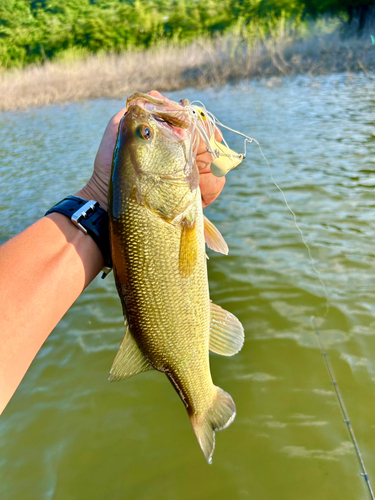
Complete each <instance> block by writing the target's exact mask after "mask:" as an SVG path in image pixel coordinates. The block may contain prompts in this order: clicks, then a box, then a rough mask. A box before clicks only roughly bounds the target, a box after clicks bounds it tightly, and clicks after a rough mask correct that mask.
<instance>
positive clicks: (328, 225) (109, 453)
mask: <svg viewBox="0 0 375 500" xmlns="http://www.w3.org/2000/svg"><path fill="white" fill-rule="evenodd" d="M171 95H172V97H174V98H177V97H178V98H182V97H187V98H190V99H193V98H196V99H200V100H202V101H203V102H204V103H205V104H206V106H207V107H208V108H209V109H210V110H211V111H212V112H213V113H215V114H216V115H217V116H218V117H219V118H220V119H222V120H223V121H224V122H225V123H226V124H228V125H229V126H232V127H235V128H237V129H239V130H242V131H244V132H246V133H247V134H249V135H251V136H253V137H255V138H256V139H258V140H259V141H260V143H261V145H262V147H263V151H264V153H265V155H266V156H267V158H268V159H269V161H270V163H271V166H272V172H273V175H274V177H275V179H276V180H277V182H278V183H279V184H280V186H281V187H282V188H283V190H284V192H285V194H286V196H287V198H288V201H289V203H290V205H291V206H292V208H293V209H294V211H295V212H296V215H297V219H298V221H299V224H300V227H301V229H302V230H303V232H304V234H305V237H306V241H307V242H308V244H309V245H310V248H311V253H312V256H313V258H314V260H315V265H316V268H317V269H318V270H319V272H320V273H321V276H322V279H323V280H324V283H325V286H326V290H327V294H328V297H329V310H328V313H327V315H326V316H325V317H324V314H325V312H326V299H325V295H324V290H323V289H322V286H321V284H320V283H319V280H318V278H317V275H316V273H315V272H314V270H313V269H312V266H311V263H310V261H309V258H308V254H307V250H306V248H305V247H304V246H303V244H302V242H301V238H300V235H299V233H298V231H297V229H296V228H295V226H294V222H293V217H292V216H291V214H290V213H289V212H288V210H287V209H286V207H285V204H284V202H283V200H282V197H281V195H280V192H279V191H278V190H277V189H276V188H275V187H274V185H273V184H272V182H271V180H270V177H269V173H268V167H267V164H266V163H265V161H264V160H263V159H262V157H261V155H260V152H259V149H258V147H257V146H256V145H255V144H253V145H251V146H250V147H249V148H248V158H247V159H246V160H245V161H244V162H243V164H242V165H241V166H240V167H238V168H237V169H236V170H235V171H233V172H231V173H230V174H229V175H228V178H227V185H226V187H225V191H224V192H223V193H222V195H221V197H220V198H219V200H218V201H216V202H215V203H214V204H213V205H212V206H210V207H209V208H208V209H206V211H205V212H206V215H207V216H208V217H209V218H210V219H211V220H212V221H213V222H214V223H215V224H216V225H217V227H218V228H219V229H220V231H221V232H222V234H223V235H224V237H225V238H226V240H227V242H228V245H229V248H230V255H229V256H228V257H224V256H220V255H217V254H214V253H213V252H210V253H209V255H210V260H209V261H208V272H209V281H210V290H211V297H212V299H213V301H214V302H216V303H218V304H220V305H221V306H222V307H224V308H226V309H228V310H230V311H231V312H233V313H234V314H236V315H237V316H238V318H239V319H240V320H241V321H242V323H243V325H244V328H245V332H246V342H245V345H244V348H243V350H242V351H241V352H240V353H239V354H238V355H236V356H234V357H233V358H221V357H219V356H212V358H211V370H212V375H213V379H214V381H215V383H216V384H217V385H219V386H220V387H222V388H223V389H225V390H226V391H228V392H229V393H230V394H231V395H232V396H233V399H234V400H235V402H236V404H237V417H236V419H235V421H234V423H233V424H232V425H231V426H230V427H229V428H228V429H226V430H225V431H223V432H220V433H217V439H216V451H215V454H214V461H213V465H212V466H209V465H207V464H206V462H205V460H204V458H203V455H202V453H201V451H200V449H199V446H198V444H197V442H196V439H195V436H194V434H193V431H192V429H191V427H190V423H189V420H188V417H187V415H186V412H185V409H184V406H183V404H182V403H181V401H180V400H179V398H178V396H177V394H176V393H175V392H174V391H173V389H172V387H171V385H170V383H169V382H168V380H167V379H166V377H165V376H164V375H162V374H161V373H157V372H149V373H145V374H142V375H139V376H137V377H134V378H132V379H130V380H128V381H124V382H120V383H114V384H109V383H108V382H107V376H108V371H109V368H110V366H111V363H112V361H113V358H114V356H115V353H116V349H117V347H118V344H119V342H120V340H121V338H122V336H123V333H124V332H123V319H122V315H121V307H120V302H119V299H118V297H117V294H116V290H115V286H114V282H113V276H110V277H109V278H108V279H107V280H104V281H103V280H101V279H96V280H95V281H94V282H93V283H92V284H91V285H90V286H89V288H88V289H87V290H86V291H85V292H84V293H83V294H82V295H81V297H80V298H79V299H78V300H77V302H76V303H75V304H74V305H73V307H72V308H71V309H70V310H69V311H68V313H67V314H66V315H65V317H64V318H63V319H62V320H61V322H60V323H59V325H58V326H57V327H56V329H55V330H54V331H53V333H52V334H51V336H50V337H49V339H48V340H47V342H46V343H45V345H44V346H43V348H42V349H41V351H40V353H39V355H38V356H37V358H36V359H35V361H34V363H33V364H32V366H31V368H30V370H29V372H28V373H27V375H26V377H25V379H24V380H23V382H22V384H21V386H20V387H19V389H18V391H17V393H16V394H15V396H14V397H13V399H12V401H11V402H10V404H9V406H8V407H7V409H6V410H5V412H4V413H3V415H2V416H1V418H0V498H1V499H4V500H5V499H6V500H8V499H12V500H13V499H15V500H29V499H43V500H44V499H46V500H49V499H54V500H55V499H56V500H70V499H71V500H76V499H77V500H78V499H79V500H81V499H82V500H83V499H90V500H91V499H93V500H96V499H111V500H117V499H119V500H122V499H126V500H128V499H129V500H133V499H136V500H141V499H147V500H148V499H151V498H153V499H157V500H158V499H161V500H164V499H168V500H169V499H171V500H172V499H178V500H185V499H186V500H206V499H219V500H221V499H228V498H230V499H256V500H260V499H262V500H276V499H278V500H297V499H298V500H316V499H319V500H336V499H337V500H353V499H355V500H366V499H368V498H370V497H369V494H368V490H367V489H366V484H365V481H364V479H363V478H362V477H361V476H360V472H361V470H360V467H359V463H358V460H357V457H356V455H355V453H354V449H353V446H352V444H351V441H350V437H349V434H348V431H347V428H346V425H345V423H344V422H343V418H342V415H341V413H340V408H339V406H338V404H337V400H336V397H335V394H334V392H333V387H332V384H331V382H330V379H329V376H328V372H327V370H326V368H325V365H324V360H323V358H322V355H321V353H320V351H319V349H318V346H317V339H316V337H315V334H314V332H313V330H312V327H311V322H310V317H311V316H312V315H314V316H316V317H317V323H318V325H319V328H320V330H321V332H322V338H323V340H324V342H325V345H326V347H327V350H328V353H329V356H330V359H331V362H332V365H333V367H334V370H335V373H336V377H337V380H338V383H339V386H340V389H341V392H342V395H343V398H344V401H345V404H346V407H347V410H348V413H349V415H350V418H351V422H352V425H353V428H354V431H355V434H356V436H357V439H358V442H359V446H360V449H361V452H362V455H363V459H364V462H365V465H366V467H367V470H368V473H369V477H370V480H372V482H373V483H374V485H375V460H374V458H375V411H374V410H375V300H374V299H375V294H374V290H375V284H374V277H375V276H374V274H375V264H374V256H375V249H374V248H375V213H374V207H375V196H374V188H375V127H374V126H375V120H374V104H375V89H374V77H373V76H371V77H370V78H366V77H364V76H363V77H362V76H355V77H348V76H347V75H331V76H329V77H325V78H321V79H318V80H317V81H314V82H313V81H311V80H310V79H304V78H298V79H294V80H285V81H284V82H283V83H282V85H281V86H278V87H274V88H270V87H269V86H267V85H266V84H261V83H258V84H254V85H247V84H246V85H245V84H244V85H241V86H238V87H235V88H227V89H224V90H222V91H220V92H218V93H216V92H214V91H211V90H208V91H203V92H202V91H194V90H191V89H189V90H187V91H184V92H179V93H175V94H171ZM122 105H123V102H120V101H114V100H111V101H108V100H97V101H93V102H87V103H83V104H70V105H67V106H65V107H57V106H52V107H49V108H43V109H38V110H31V111H28V112H19V113H4V114H1V115H0V194H1V197H0V215H1V217H0V241H1V242H3V241H6V240H7V239H8V238H9V237H11V236H12V235H14V234H15V233H17V232H18V231H20V230H22V229H23V228H24V227H26V226H27V225H28V224H30V223H31V222H32V221H34V220H36V219H37V218H38V217H40V216H41V215H42V214H43V213H44V212H45V211H46V210H47V209H48V208H49V207H50V206H51V205H52V204H54V203H55V202H57V201H59V200H60V199H61V198H62V197H64V196H66V195H68V194H71V193H74V192H75V191H76V190H77V189H79V188H80V187H81V185H82V183H83V182H84V181H85V180H87V178H88V176H89V173H90V169H91V165H92V163H93V159H94V155H95V152H96V148H97V145H98V143H99V140H100V137H101V134H102V131H103V129H104V126H105V124H106V122H107V120H108V119H109V117H110V116H111V115H112V114H113V113H114V112H115V111H117V110H118V109H120V107H122ZM227 139H228V140H229V141H230V144H231V145H232V147H234V148H237V149H241V147H242V142H241V140H240V139H239V138H238V137H231V136H230V135H228V136H227ZM67 272H68V270H67ZM23 293H27V290H22V291H21V292H20V300H22V294H23ZM41 313H42V311H41ZM0 348H1V347H0Z"/></svg>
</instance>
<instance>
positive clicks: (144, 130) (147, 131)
mask: <svg viewBox="0 0 375 500" xmlns="http://www.w3.org/2000/svg"><path fill="white" fill-rule="evenodd" d="M136 134H137V136H138V137H140V138H141V139H144V140H145V141H149V140H150V139H152V129H151V128H150V127H148V126H147V125H140V126H139V127H138V128H137V131H136Z"/></svg>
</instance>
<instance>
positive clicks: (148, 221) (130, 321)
mask: <svg viewBox="0 0 375 500" xmlns="http://www.w3.org/2000/svg"><path fill="white" fill-rule="evenodd" d="M138 99H139V94H138ZM153 114H155V111H154V112H153ZM153 114H151V113H149V112H146V111H145V110H144V109H142V107H141V106H140V105H139V104H138V103H134V104H132V105H130V106H129V109H128V111H127V112H126V113H125V115H124V117H123V119H122V121H121V123H120V128H119V133H118V139H117V144H116V148H115V154H114V158H113V165H112V173H111V180H110V195H109V214H110V229H111V231H110V234H111V247H112V258H113V269H114V274H115V280H116V286H117V290H118V293H119V296H120V298H121V302H122V306H123V311H124V316H125V319H126V323H127V329H126V333H125V336H124V340H123V341H122V343H121V345H120V349H119V351H118V353H117V355H116V358H115V360H114V363H113V365H112V368H111V371H110V380H113V381H115V380H116V381H117V380H122V379H124V378H128V377H130V376H133V375H136V374H137V373H141V372H143V371H147V370H150V369H156V370H158V371H160V372H163V373H165V374H166V375H167V377H168V378H169V380H170V381H171V383H172V385H173V386H174V388H175V389H176V391H177V393H178V394H179V395H180V397H181V399H182V401H183V402H184V404H185V406H186V408H187V411H188V415H189V417H190V421H191V423H192V426H193V429H194V432H195V434H196V436H197V439H198V442H199V444H200V446H201V448H202V451H203V453H204V455H205V457H206V459H207V461H208V462H209V463H211V460H212V454H213V451H214V445H215V439H214V436H215V430H220V429H222V428H225V427H226V426H227V425H229V424H230V423H231V421H232V420H233V418H234V416H235V405H234V403H233V400H232V398H231V397H230V396H229V394H227V393H226V392H224V391H223V390H222V389H220V388H218V387H216V386H215V385H214V384H213V381H212V377H211V372H210V364H209V349H211V350H213V351H214V352H219V353H220V354H224V355H232V354H234V353H235V352H237V351H238V350H239V349H240V348H241V347H242V343H243V328H242V325H241V324H240V323H239V321H238V320H237V318H235V317H234V316H233V315H230V313H227V312H226V311H224V310H222V309H221V308H220V307H218V306H215V305H213V304H212V303H211V302H210V298H209V289H208V277H207V263H206V250H205V229H206V230H207V231H208V232H209V233H210V242H211V243H212V245H213V246H215V245H217V247H218V248H219V247H220V248H221V249H222V248H227V247H226V244H225V242H223V240H222V236H221V235H220V233H219V232H218V231H217V230H216V228H215V227H214V226H213V225H212V224H211V223H208V221H207V220H206V219H205V218H204V216H203V210H202V201H201V194H200V190H199V187H198V185H197V183H196V179H197V175H198V171H197V170H196V172H194V170H193V171H187V170H188V169H187V168H186V165H187V162H188V156H187V152H189V151H190V140H191V137H190V136H189V133H186V134H185V139H184V140H182V139H181V132H179V136H178V140H177V139H176V138H175V137H174V136H173V133H171V130H170V128H168V129H167V131H166V129H165V125H160V123H158V122H157V121H155V118H154V116H153ZM166 116H167V114H166V113H164V114H163V120H165V119H166ZM174 119H175V118H174ZM163 123H164V122H163ZM163 127H164V128H163ZM192 168H193V169H194V168H195V169H196V168H197V167H196V165H194V164H192ZM220 251H222V250H220ZM211 323H212V325H213V328H212V329H211ZM210 332H211V333H210ZM210 335H211V336H213V337H214V338H213V339H211V340H210ZM215 338H216V340H215Z"/></svg>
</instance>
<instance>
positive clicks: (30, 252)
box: [0, 194, 104, 413]
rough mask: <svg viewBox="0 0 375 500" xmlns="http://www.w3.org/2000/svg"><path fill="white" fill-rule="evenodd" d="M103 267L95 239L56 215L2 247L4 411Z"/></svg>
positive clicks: (0, 384)
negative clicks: (41, 351)
mask: <svg viewBox="0 0 375 500" xmlns="http://www.w3.org/2000/svg"><path fill="white" fill-rule="evenodd" d="M78 196H79V194H78ZM103 265H104V261H103V257H102V254H101V252H100V250H99V248H98V246H97V245H96V243H95V242H94V240H93V239H92V238H91V237H90V236H88V235H85V234H84V233H83V232H82V231H80V230H79V229H78V228H77V227H76V226H74V224H73V223H72V222H71V221H70V220H69V219H68V217H65V216H64V215H61V214H56V213H54V214H50V215H48V216H47V217H44V218H43V219H40V220H38V221H37V222H36V223H35V224H33V225H32V226H30V227H29V228H27V229H26V230H25V231H23V232H22V233H20V234H19V235H17V236H15V237H14V238H12V239H11V240H9V241H8V242H7V243H5V244H4V245H2V246H1V247H0V276H1V279H0V413H2V411H3V409H4V408H5V406H6V404H7V403H8V401H9V399H10V398H11V397H12V395H13V393H14V392H15V390H16V389H17V387H18V385H19V384H20V382H21V380H22V378H23V376H24V375H25V373H26V371H27V369H28V368H29V366H30V364H31V362H32V360H33V359H34V357H35V356H36V354H37V352H38V351H39V349H40V348H41V346H42V344H43V342H44V341H45V340H46V338H47V337H48V335H49V334H50V333H51V332H52V330H53V328H54V327H55V326H56V324H57V323H58V322H59V321H60V319H61V318H62V317H63V315H64V314H65V313H66V311H67V310H68V309H69V307H70V306H71V305H72V304H73V302H74V301H75V300H76V299H77V297H78V296H79V295H80V293H81V292H82V291H83V290H84V288H85V287H86V286H87V285H88V284H89V283H90V282H91V281H92V280H93V279H94V278H95V276H96V275H97V274H98V272H99V271H100V269H101V268H102V267H103Z"/></svg>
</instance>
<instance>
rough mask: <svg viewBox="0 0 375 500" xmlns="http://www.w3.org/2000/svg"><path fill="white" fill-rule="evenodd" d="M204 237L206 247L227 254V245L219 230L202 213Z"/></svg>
mask: <svg viewBox="0 0 375 500" xmlns="http://www.w3.org/2000/svg"><path fill="white" fill-rule="evenodd" d="M203 217H204V239H205V240H206V244H207V246H208V248H211V250H214V251H215V252H219V253H223V254H224V255H228V245H227V244H226V243H225V240H224V238H223V236H222V235H221V233H220V231H219V230H218V229H217V228H216V227H215V226H214V225H213V224H212V222H211V221H210V220H208V219H207V217H206V216H205V215H204V216H203Z"/></svg>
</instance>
